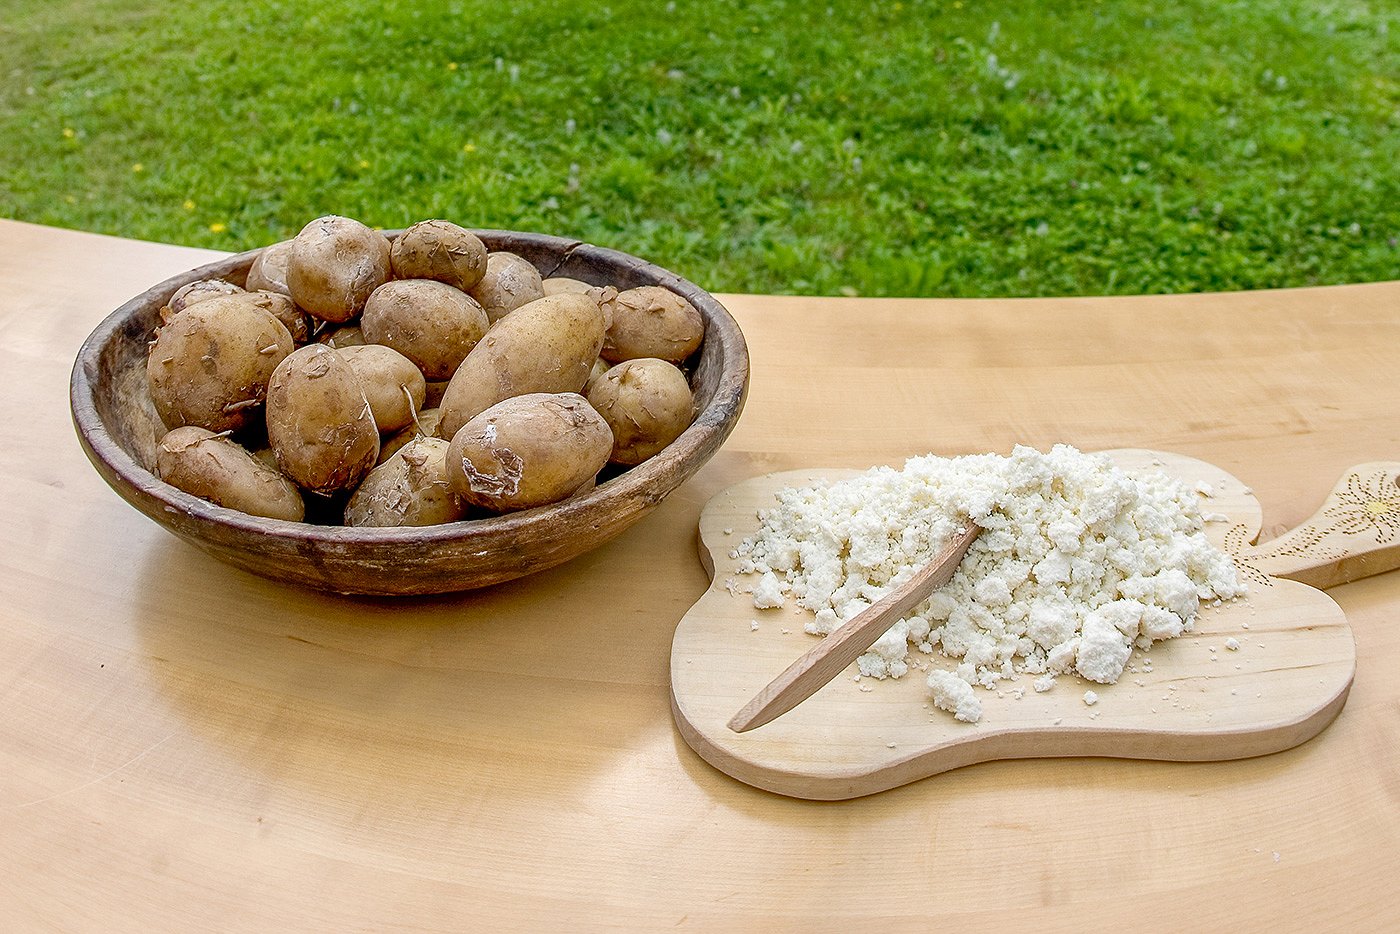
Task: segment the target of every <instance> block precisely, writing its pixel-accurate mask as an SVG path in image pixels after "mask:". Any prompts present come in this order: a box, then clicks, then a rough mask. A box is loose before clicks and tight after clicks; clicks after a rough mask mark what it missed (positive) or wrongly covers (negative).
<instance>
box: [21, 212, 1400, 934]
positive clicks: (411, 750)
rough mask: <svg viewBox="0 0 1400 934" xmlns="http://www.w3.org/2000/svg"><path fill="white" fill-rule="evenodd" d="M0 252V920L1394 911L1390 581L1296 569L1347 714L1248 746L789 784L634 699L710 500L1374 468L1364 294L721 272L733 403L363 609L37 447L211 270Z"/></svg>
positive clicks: (51, 244) (46, 247) (1384, 297)
mask: <svg viewBox="0 0 1400 934" xmlns="http://www.w3.org/2000/svg"><path fill="white" fill-rule="evenodd" d="M0 246H3V249H0V426H3V438H4V441H3V444H0V481H3V484H4V494H3V496H0V527H2V528H3V529H4V537H3V539H0V542H2V544H0V929H3V930H5V931H32V930H61V931H193V930H209V929H218V930H233V931H281V930H311V931H336V932H345V931H361V930H365V931H399V930H402V931H438V930H501V929H512V928H533V929H542V930H561V931H565V930H566V931H578V930H593V929H600V928H614V929H615V928H623V929H648V930H659V929H667V930H669V929H673V928H676V929H681V930H738V929H754V930H764V931H773V930H800V931H817V930H840V931H850V930H871V929H880V930H885V929H890V930H895V929H900V930H920V931H930V930H939V929H944V928H945V927H946V926H948V925H960V926H962V925H966V926H969V927H971V928H973V929H977V930H992V929H997V930H1037V931H1038V930H1065V931H1069V930H1110V929H1111V930H1133V931H1141V930H1230V931H1270V932H1274V931H1283V930H1309V931H1313V930H1351V931H1355V930H1378V931H1379V930H1397V929H1400V885H1397V879H1400V620H1397V617H1398V616H1400V573H1393V574H1390V575H1386V576H1381V577H1376V578H1371V579H1369V580H1365V581H1361V582H1358V583H1354V584H1349V585H1346V586H1343V587H1340V588H1337V589H1335V590H1333V591H1331V594H1332V596H1333V597H1334V598H1335V599H1336V600H1337V602H1338V603H1339V604H1341V606H1342V607H1343V609H1344V610H1345V611H1346V613H1347V615H1348V617H1349V619H1350V621H1351V624H1352V626H1353V628H1354V630H1355V634H1356V643H1357V657H1358V664H1357V672H1356V681H1355V686H1354V688H1353V690H1352V693H1351V698H1350V701H1349V702H1348V704H1347V706H1346V709H1345V710H1344V711H1343V712H1342V714H1341V716H1340V718H1339V719H1338V720H1337V722H1336V723H1335V724H1333V725H1332V726H1331V727H1330V728H1329V729H1327V730H1326V731H1324V732H1323V733H1322V735H1321V736H1319V737H1318V738H1317V739H1315V740H1314V741H1312V742H1309V743H1307V744H1305V745H1303V746H1301V747H1299V748H1297V749H1294V750H1291V751H1288V752H1284V753H1280V754H1277V755H1273V756H1267V757H1263V758H1258V759H1251V760H1244V761H1237V762H1226V763H1211V764H1181V763H1159V762H1142V761H1120V760H1111V759H1062V760H1034V761H1028V760H1023V761H1013V762H999V763H989V764H984V765H976V766H971V767H968V768H965V769H960V770H957V771H954V772H950V773H947V774H945V775H941V776H937V777H935V778H932V779H929V780H926V781H923V782H919V783H916V784H913V785H910V786H906V787H903V788H899V789H896V790H894V791H891V792H887V793H884V794H880V795H876V796H873V797H869V798H864V799H858V800H855V801H849V802H844V803H835V804H823V803H815V802H807V801H798V800H792V799H786V798H781V797H778V796H775V795H772V794H768V793H765V792H761V791H757V790H755V789H752V788H749V787H748V786H745V785H742V784H740V783H738V782H736V781H733V780H732V779H730V778H728V777H726V776H724V775H722V774H720V773H718V772H716V771H714V770H712V769H711V768H710V767H709V766H708V765H706V764H705V763H704V762H703V761H701V760H700V759H699V758H698V757H697V756H696V755H694V754H693V753H692V752H691V751H690V749H689V748H688V747H687V746H686V745H685V744H684V743H683V742H682V741H681V740H680V738H679V737H678V735H677V733H676V730H675V728H674V726H673V725H672V722H671V717H670V713H669V710H668V705H667V671H668V660H669V651H670V640H671V634H672V631H673V630H674V628H675V625H676V622H677V620H678V619H679V618H680V617H681V615H682V614H683V613H684V612H685V610H686V609H687V608H688V607H689V606H690V604H691V603H692V601H694V600H695V599H696V598H697V597H699V595H700V594H701V593H702V592H703V591H704V589H705V586H706V579H705V575H704V572H703V571H702V569H701V566H700V563H699V561H698V560H697V558H696V550H695V523H696V517H697V516H698V514H699V511H700V508H701V506H702V505H703V504H704V503H705V501H706V500H707V499H708V498H709V497H710V496H712V495H713V494H715V493H716V492H718V491H719V490H720V489H722V488H723V487H725V486H726V485H728V484H731V483H735V482H737V481H740V480H743V479H745V478H748V477H751V476H754V475H756V474H760V473H764V472H767V471H772V470H783V469H794V468H801V467H811V466H845V467H863V466H867V465H870V464H873V463H880V462H892V463H898V462H899V461H900V460H902V458H904V457H905V456H907V455H911V454H916V453H922V452H926V451H930V450H932V451H936V452H939V453H950V454H951V453H966V452H972V451H984V450H991V451H999V452H1005V451H1007V450H1008V449H1009V448H1010V446H1011V445H1012V444H1014V443H1016V442H1024V443H1027V444H1031V445H1036V446H1039V447H1044V446H1047V445H1050V444H1052V443H1055V442H1062V441H1063V442H1069V443H1072V444H1075V445H1077V446H1079V447H1081V448H1083V449H1086V450H1091V449H1098V448H1109V447H1147V448H1156V449H1162V450H1168V451H1176V452H1180V453H1183V454H1188V455H1191V456H1193V457H1198V458H1201V459H1203V460H1207V461H1210V462H1212V463H1215V464H1217V465H1219V466H1221V467H1223V468H1225V469H1226V470H1229V471H1231V472H1232V473H1234V474H1235V475H1236V476H1238V477H1239V478H1240V479H1241V480H1243V481H1244V482H1245V483H1247V484H1250V485H1251V486H1252V487H1253V488H1254V490H1255V492H1256V494H1257V496H1258V498H1259V499H1260V500H1261V502H1262V503H1263V506H1264V510H1265V535H1266V536H1268V535H1270V534H1271V530H1273V529H1276V528H1279V527H1282V526H1287V525H1291V524H1294V523H1296V522H1298V521H1300V520H1302V519H1303V518H1305V517H1306V516H1307V515H1309V514H1310V513H1311V512H1312V510H1313V508H1314V507H1315V506H1316V505H1317V504H1318V502H1319V501H1320V500H1321V498H1322V497H1323V495H1324V494H1325V493H1326V492H1327V491H1328V490H1329V489H1330V488H1331V485H1332V483H1333V481H1335V480H1336V478H1337V477H1338V476H1339V475H1340V474H1341V472H1342V471H1343V470H1344V469H1345V468H1346V467H1348V466H1350V465H1352V464H1355V463H1360V462H1364V461H1372V460H1394V459H1397V458H1400V414H1397V413H1400V356H1398V355H1397V348H1400V283H1382V284H1375V285H1361V286H1346V287H1338V288H1326V289H1310V290H1296V291H1285V292H1258V293H1244V294H1232V295H1199V296H1180V297H1155V298H1117V299H1058V300H1011V301H953V300H867V299H808V298H776V297H766V298H765V297H757V296H747V295H732V296H721V300H722V301H724V302H725V304H726V305H727V306H728V307H729V308H730V310H731V311H732V312H733V313H734V315H735V317H736V318H737V319H738V321H739V323H740V325H741V326H742V327H743V329H744V332H745V334H746V336H747V337H748V340H749V342H750V349H751V352H752V361H753V379H752V388H751V392H750V396H749V402H748V407H747V410H746V412H745V413H744V416H743V417H742V419H741V420H740V422H739V427H738V429H737V430H736V432H735V433H734V435H733V436H732V438H731V439H730V441H729V442H728V444H727V445H726V446H725V447H724V449H723V450H721V452H720V453H719V454H718V455H717V456H716V457H715V458H714V460H712V461H711V462H710V463H709V464H708V465H707V466H706V467H705V468H704V469H703V470H702V471H701V472H700V473H699V474H698V475H697V476H696V477H695V478H694V479H693V480H692V481H691V482H689V483H688V484H687V485H685V486H684V487H682V488H681V489H680V490H679V491H678V492H676V493H675V494H674V495H672V496H671V497H670V498H669V499H668V500H667V501H666V502H665V503H664V504H663V505H662V506H661V508H660V509H658V510H657V511H656V512H655V513H654V514H653V515H651V516H650V517H648V518H647V519H646V520H644V521H643V522H642V523H640V524H639V525H637V526H636V527H634V528H633V529H632V530H631V531H629V532H628V533H626V534H625V535H623V536H622V537H621V538H619V539H618V540H616V541H615V542H614V543H612V544H611V545H609V546H607V547H604V548H602V549H600V550H598V551H596V552H593V553H591V554H589V555H586V556H584V557H583V558H581V559H579V560H577V561H575V562H573V563H572V564H569V565H566V566H564V567H562V568H559V569H557V570H555V571H552V572H548V573H544V574H540V575H537V576H535V577H533V578H527V579H525V580H522V581H518V582H515V583H512V584H508V585H504V586H501V587H498V588H495V589H493V590H489V591H483V592H476V593H470V594H466V595H460V596H452V597H442V598H434V599H418V600H411V601H399V602H394V601H390V600H359V599H348V598H336V597H329V596H323V595H320V594H315V593H310V592H305V591H299V590H291V589H286V588H283V587H279V586H276V585H273V584H270V583H268V582H265V581H263V580H261V579H259V578H256V577H252V576H249V575H247V574H245V573H242V572H240V571H236V570H233V569H231V568H229V567H226V566H224V565H222V564H219V563H217V562H216V561H214V560H213V559H211V558H208V557H206V556H205V555H204V554H202V553H201V552H199V551H197V550H195V549H194V548H192V547H190V546H188V545H186V544H184V543H182V542H180V541H178V540H177V539H175V538H173V537H172V536H170V535H169V534H167V533H166V532H164V531H163V530H161V529H160V528H158V527H157V526H156V525H154V524H153V523H151V522H149V521H148V520H146V519H145V518H143V517H142V516H141V515H139V514H138V513H137V512H136V511H135V510H133V509H131V508H130V507H128V506H127V505H126V504H125V503H123V502H122V501H121V500H120V499H118V497H117V496H116V494H115V493H113V492H111V491H110V490H109V489H107V487H106V486H105V485H103V483H102V482H101V480H100V479H99V478H98V476H97V473H96V472H95V471H94V470H93V469H92V468H91V467H90V466H89V465H88V463H87V462H86V460H85V459H84V457H83V455H82V453H81V451H80V450H79V447H78V443H77V441H76V439H75V437H74V434H73V430H72V427H71V424H70V422H69V416H68V401H67V386H68V375H69V368H70V366H71V364H72V360H73V357H74V355H75V353H76V351H77V348H78V345H79V344H80V343H81V341H82V340H83V338H84V337H85V336H86V335H87V333H88V332H89V331H90V330H91V329H92V328H93V326H95V325H96V324H97V322H98V321H99V320H100V319H101V318H102V317H103V316H104V315H106V314H107V312H108V311H109V310H111V309H112V308H114V307H116V306H117V305H118V304H120V303H121V302H122V301H124V300H126V299H127V298H129V297H130V296H132V295H134V294H136V293H137V292H139V291H141V290H142V289H144V288H146V287H147V286H149V285H151V284H153V283H155V282H157V281H158V280H160V279H163V278H165V277H167V276H169V275H172V274H174V273H176V272H179V271H182V270H184V269H187V268H190V267H192V266H195V265H198V264H200V263H202V262H206V261H208V260H210V259H212V258H214V257H215V256H217V255H218V254H214V253H211V252H209V251H203V250H195V249H185V248H179V247H172V246H163V245H157V244H149V243H138V242H133V241H126V240H119V239H112V238H106V237H98V236H93V235H89V234H81V233H73V232H68V231H59V230H53V229H48V228H42V227H36V226H31V225H26V224H20V223H15V222H0Z"/></svg>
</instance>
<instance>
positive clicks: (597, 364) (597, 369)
mask: <svg viewBox="0 0 1400 934" xmlns="http://www.w3.org/2000/svg"><path fill="white" fill-rule="evenodd" d="M611 369H612V364H610V363H608V361H606V360H604V359H603V358H602V357H599V358H598V359H597V360H594V361H593V369H591V370H589V371H588V381H587V382H586V383H584V384H583V394H584V395H585V396H587V395H588V392H589V390H590V389H592V388H593V384H594V383H595V382H597V381H598V377H600V376H602V375H603V374H604V373H606V372H608V370H611Z"/></svg>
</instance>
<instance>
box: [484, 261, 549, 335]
mask: <svg viewBox="0 0 1400 934" xmlns="http://www.w3.org/2000/svg"><path fill="white" fill-rule="evenodd" d="M470 291H471V296H472V298H474V299H476V301H477V303H478V304H479V305H481V307H482V309H483V310H485V312H486V317H487V318H489V319H490V320H491V323H492V324H495V323H496V321H498V320H499V319H501V318H502V317H504V316H505V315H507V314H509V313H510V312H512V311H514V310H515V309H517V308H519V307H520V306H522V305H528V304H529V303H530V302H533V301H536V300H538V299H541V298H544V280H543V279H541V278H540V272H539V270H538V269H536V268H535V266H534V264H533V263H531V262H530V261H529V260H527V259H523V258H522V257H519V256H516V255H515V254H514V253H507V252H504V251H502V252H498V253H488V254H487V256H486V274H485V275H484V276H482V277H481V281H480V282H478V283H477V284H476V285H474V286H472V287H471V290H470Z"/></svg>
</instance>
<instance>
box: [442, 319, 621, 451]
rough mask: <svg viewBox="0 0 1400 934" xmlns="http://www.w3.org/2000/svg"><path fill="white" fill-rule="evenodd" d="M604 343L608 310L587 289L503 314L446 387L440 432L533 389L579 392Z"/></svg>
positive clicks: (447, 435) (447, 432)
mask: <svg viewBox="0 0 1400 934" xmlns="http://www.w3.org/2000/svg"><path fill="white" fill-rule="evenodd" d="M602 344H603V316H602V312H601V311H600V310H599V308H598V305H597V303H596V302H594V301H593V300H592V299H591V298H589V297H588V296H586V295H570V294H564V295H551V296H549V297H548V298H541V299H538V300H536V301H533V302H531V303H530V304H528V305H523V306H521V307H520V308H517V309H516V310H515V311H513V312H511V313H510V314H509V315H506V316H505V317H504V318H501V319H500V320H499V321H497V322H496V323H495V324H494V325H492V326H491V329H490V330H489V331H487V332H486V336H485V337H483V338H482V339H481V341H480V342H479V343H478V344H477V345H476V346H475V347H474V348H472V352H471V353H469V354H467V358H466V359H465V360H463V361H462V365H461V366H459V367H458V368H457V372H456V373H455V374H453V376H452V381H451V382H450V383H448V385H447V391H446V392H445V393H443V396H442V403H441V405H440V406H439V408H441V409H442V422H441V424H439V426H438V434H439V435H440V436H441V437H443V438H451V437H452V436H453V435H454V434H456V433H457V430H458V429H459V428H461V427H462V426H463V425H465V424H466V423H467V422H468V420H470V419H471V418H473V417H474V416H476V415H478V414H480V413H481V412H484V411H485V410H486V409H488V408H490V407H491V406H493V405H495V404H496V403H497V402H500V401H501V400H502V399H508V398H510V397H511V396H520V395H524V394H526V393H532V392H578V391H579V390H580V389H582V388H583V384H584V383H585V382H587V381H588V374H589V371H590V370H591V369H592V367H593V361H594V360H596V359H597V358H598V349H599V348H600V347H602Z"/></svg>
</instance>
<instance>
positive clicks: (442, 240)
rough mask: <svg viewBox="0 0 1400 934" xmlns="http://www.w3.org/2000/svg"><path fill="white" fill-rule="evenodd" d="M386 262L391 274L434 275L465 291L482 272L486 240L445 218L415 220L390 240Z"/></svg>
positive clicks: (410, 275)
mask: <svg viewBox="0 0 1400 934" xmlns="http://www.w3.org/2000/svg"><path fill="white" fill-rule="evenodd" d="M389 262H390V264H391V265H392V266H393V269H394V276H395V278H398V279H436V280H437V281H439V282H445V283H447V284H448V285H450V286H452V287H453V288H455V289H461V290H462V291H463V292H465V291H466V290H468V289H470V288H471V287H472V286H474V285H476V284H477V283H478V282H480V281H481V277H482V276H484V275H486V244H484V243H482V242H481V240H480V238H478V237H477V235H476V234H474V233H472V232H471V231H470V230H467V229H466V228H464V227H458V226H457V225H456V224H453V223H450V222H448V221H444V220H429V221H419V222H418V223H416V224H414V225H413V226H411V227H409V228H407V229H406V230H404V232H403V233H401V234H399V236H398V237H397V238H396V239H395V240H394V245H393V246H392V247H391V248H390V250H389Z"/></svg>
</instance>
